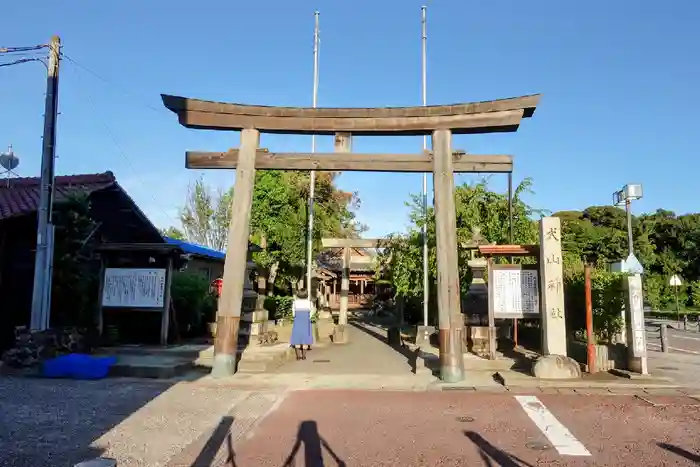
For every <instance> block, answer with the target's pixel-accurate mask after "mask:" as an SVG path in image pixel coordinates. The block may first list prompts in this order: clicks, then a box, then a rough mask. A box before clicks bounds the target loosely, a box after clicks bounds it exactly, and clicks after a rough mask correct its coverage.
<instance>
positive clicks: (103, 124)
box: [83, 89, 177, 224]
mask: <svg viewBox="0 0 700 467" xmlns="http://www.w3.org/2000/svg"><path fill="white" fill-rule="evenodd" d="M83 93H84V95H85V96H86V97H87V100H88V101H89V102H90V105H92V107H93V109H94V110H95V115H96V116H98V115H99V114H100V112H99V109H98V108H97V104H96V103H95V101H94V100H93V99H92V96H91V95H90V94H89V93H88V92H86V90H85V89H83ZM99 121H100V123H101V124H102V126H103V127H104V129H105V131H106V132H107V134H108V135H109V137H110V138H111V139H112V143H114V146H115V148H116V149H117V151H118V152H119V154H120V155H121V156H122V158H123V159H124V160H125V161H126V163H127V165H128V166H129V168H130V169H131V171H132V172H133V173H134V175H135V176H136V178H137V179H138V181H139V182H141V184H142V185H146V184H145V183H143V182H142V181H141V180H140V177H139V173H138V172H137V171H136V168H135V167H134V165H133V164H132V163H131V159H130V158H129V157H128V156H127V155H126V151H125V150H124V148H123V146H122V145H121V144H120V143H119V140H118V139H117V137H116V136H115V134H114V132H112V130H111V129H110V127H109V125H108V124H107V122H105V121H104V119H99ZM146 191H147V192H148V194H149V195H150V197H151V199H152V200H153V202H154V203H155V205H156V207H158V209H159V210H160V212H161V213H163V214H164V215H165V217H167V218H168V219H170V221H171V222H172V223H173V224H177V221H176V220H175V219H173V218H172V216H170V214H168V213H167V212H166V211H165V210H164V209H163V208H162V207H161V206H160V203H159V202H158V200H157V199H156V197H155V196H153V192H152V191H151V190H146Z"/></svg>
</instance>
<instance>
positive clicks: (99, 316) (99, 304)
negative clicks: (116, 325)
mask: <svg viewBox="0 0 700 467" xmlns="http://www.w3.org/2000/svg"><path fill="white" fill-rule="evenodd" d="M105 269H106V266H105V259H104V257H102V258H100V275H99V278H100V288H99V291H98V293H97V317H96V318H97V323H95V324H96V325H97V336H98V338H102V332H103V331H104V310H103V308H102V297H103V296H104V291H105Z"/></svg>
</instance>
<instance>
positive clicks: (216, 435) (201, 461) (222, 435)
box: [190, 415, 236, 467]
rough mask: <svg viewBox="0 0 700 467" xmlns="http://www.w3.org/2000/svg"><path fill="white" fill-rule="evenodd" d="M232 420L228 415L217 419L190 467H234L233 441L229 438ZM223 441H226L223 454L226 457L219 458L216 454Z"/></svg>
mask: <svg viewBox="0 0 700 467" xmlns="http://www.w3.org/2000/svg"><path fill="white" fill-rule="evenodd" d="M233 420H234V418H233V417H231V416H229V415H227V416H224V417H221V421H219V424H218V425H217V426H216V428H215V429H214V431H213V432H212V434H211V436H209V439H208V440H207V442H206V443H205V444H204V446H203V447H202V450H201V451H200V452H199V454H198V455H197V458H196V459H195V460H194V462H192V464H191V465H190V467H209V466H212V465H217V466H230V467H236V461H235V457H236V454H235V452H234V450H233V441H232V440H231V428H232V427H233ZM224 443H226V451H225V454H224V455H225V456H226V457H225V458H224V459H221V458H220V456H218V455H217V454H218V453H219V451H220V450H221V447H222V446H223V445H224Z"/></svg>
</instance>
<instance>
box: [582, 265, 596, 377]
mask: <svg viewBox="0 0 700 467" xmlns="http://www.w3.org/2000/svg"><path fill="white" fill-rule="evenodd" d="M583 273H584V288H585V289H586V338H587V341H588V343H587V345H586V356H587V360H588V372H589V373H595V372H597V371H598V368H597V367H596V352H595V345H594V343H593V297H592V293H591V267H590V266H588V265H586V267H585V268H584V270H583Z"/></svg>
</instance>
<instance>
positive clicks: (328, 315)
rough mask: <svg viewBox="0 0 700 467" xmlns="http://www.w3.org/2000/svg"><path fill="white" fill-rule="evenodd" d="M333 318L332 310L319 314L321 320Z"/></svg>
mask: <svg viewBox="0 0 700 467" xmlns="http://www.w3.org/2000/svg"><path fill="white" fill-rule="evenodd" d="M332 317H333V315H332V314H331V310H330V309H327V310H323V311H321V312H319V314H318V318H319V319H330V318H332Z"/></svg>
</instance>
